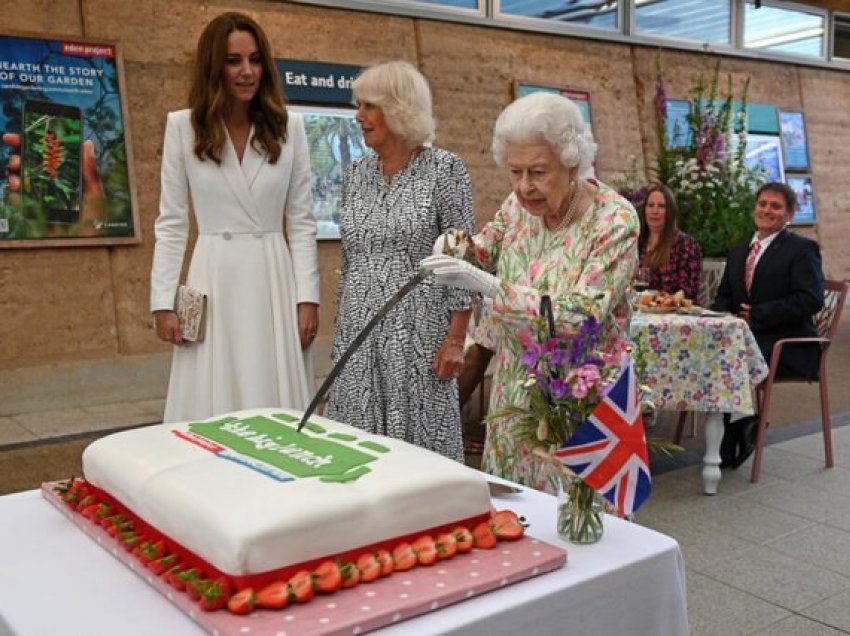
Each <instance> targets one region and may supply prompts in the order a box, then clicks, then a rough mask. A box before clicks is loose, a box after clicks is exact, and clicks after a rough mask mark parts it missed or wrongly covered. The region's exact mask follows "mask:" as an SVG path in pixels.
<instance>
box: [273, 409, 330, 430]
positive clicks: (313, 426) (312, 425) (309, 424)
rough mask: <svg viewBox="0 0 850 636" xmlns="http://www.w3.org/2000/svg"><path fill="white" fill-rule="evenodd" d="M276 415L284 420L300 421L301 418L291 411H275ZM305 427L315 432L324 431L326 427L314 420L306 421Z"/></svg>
mask: <svg viewBox="0 0 850 636" xmlns="http://www.w3.org/2000/svg"><path fill="white" fill-rule="evenodd" d="M274 416H275V417H276V418H277V419H279V420H283V421H284V422H300V421H301V420H300V419H299V418H297V417H295V416H294V415H290V414H289V413H275V414H274ZM304 428H306V429H308V430H311V431H313V432H314V433H324V432H325V429H324V427H322V426H319V425H318V424H316V423H314V422H304Z"/></svg>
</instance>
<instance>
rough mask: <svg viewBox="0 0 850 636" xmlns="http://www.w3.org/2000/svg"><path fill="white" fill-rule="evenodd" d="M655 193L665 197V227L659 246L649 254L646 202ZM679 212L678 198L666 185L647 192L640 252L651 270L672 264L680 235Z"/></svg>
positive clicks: (642, 217)
mask: <svg viewBox="0 0 850 636" xmlns="http://www.w3.org/2000/svg"><path fill="white" fill-rule="evenodd" d="M653 192H660V193H661V195H662V196H663V197H664V206H665V209H666V210H665V213H664V227H663V228H661V236H660V237H659V238H658V245H656V246H655V249H654V250H652V251H651V252H649V253H646V250H647V248H648V246H649V226H648V225H647V224H646V202H647V201H649V195H650V194H652V193H653ZM678 211H679V206H678V205H676V197H675V196H674V195H673V193H672V192H671V191H670V188H668V187H667V186H665V185H662V184H660V183H658V184H656V185H654V186H652V187H651V188H649V190H647V192H646V198H645V199H644V200H643V203H642V204H641V206H640V238H638V250H639V252H640V254H641V256H645V257H646V260H645V263H644V265H645V266H646V267H649V268H650V269H651V270H657V269H658V268H659V267H661V266H662V265H666V264H667V263H669V262H670V250H671V249H672V248H673V244H674V243H675V242H676V237H677V236H678V234H679V228H678V225H677V224H676V216H677V214H678Z"/></svg>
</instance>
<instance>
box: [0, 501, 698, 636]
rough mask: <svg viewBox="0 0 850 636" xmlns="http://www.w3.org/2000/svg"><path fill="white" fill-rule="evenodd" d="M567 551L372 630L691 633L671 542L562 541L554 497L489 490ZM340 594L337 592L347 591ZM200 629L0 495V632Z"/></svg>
mask: <svg viewBox="0 0 850 636" xmlns="http://www.w3.org/2000/svg"><path fill="white" fill-rule="evenodd" d="M494 505H495V506H496V507H497V508H511V509H513V510H516V511H517V512H520V513H522V514H523V515H524V516H525V517H526V519H527V520H528V521H529V522H530V523H531V526H530V528H529V533H530V534H532V535H534V536H535V537H537V538H539V539H542V540H543V541H546V542H549V543H553V544H556V545H557V544H560V545H562V546H564V547H566V548H567V550H568V552H569V555H568V561H567V565H566V566H565V567H563V568H561V569H560V570H558V571H556V572H552V573H549V574H545V575H541V576H537V577H534V578H532V579H529V580H527V581H523V582H521V583H517V584H515V585H509V586H507V587H505V588H502V589H499V590H495V591H493V592H489V593H487V594H483V595H481V596H480V597H476V598H472V599H469V600H467V601H464V602H462V603H458V604H456V605H453V606H450V607H446V608H444V609H441V610H439V611H436V612H431V613H429V614H426V615H424V616H421V617H418V618H414V619H411V620H408V621H404V622H403V623H399V624H397V625H394V626H392V627H388V628H385V629H383V630H380V631H379V632H376V633H379V634H382V635H385V634H392V635H398V634H417V635H420V634H438V633H440V634H444V633H452V634H463V635H464V636H470V635H475V634H481V635H482V636H485V635H487V636H490V635H495V634H505V635H506V636H507V635H511V636H516V635H518V634H519V635H524V636H532V635H534V636H542V635H545V634H553V635H554V634H559V635H561V634H569V635H571V636H572V635H579V634H588V635H591V634H592V635H593V636H606V635H608V634H611V635H617V636H620V635H627V634H634V635H651V636H664V635H665V634H687V633H688V619H687V598H686V588H685V568H684V563H683V560H682V554H681V552H680V550H679V546H678V544H677V543H676V541H675V540H673V539H671V538H670V537H667V536H665V535H662V534H659V533H657V532H654V531H652V530H649V529H647V528H644V527H642V526H639V525H637V524H632V523H627V522H624V521H621V520H620V519H616V518H612V517H606V519H605V534H604V536H603V538H602V540H601V541H600V542H599V543H597V544H595V545H592V546H573V545H570V544H564V543H560V542H559V539H558V537H557V534H556V533H555V500H554V498H553V497H551V496H549V495H545V494H543V493H539V492H536V491H530V490H529V491H525V492H523V493H521V494H517V495H503V496H501V497H498V498H494ZM343 593H344V592H343ZM7 633H9V634H16V635H21V636H50V635H53V634H68V635H85V636H99V635H104V636H105V635H110V636H112V635H114V634H121V635H122V636H134V635H139V636H142V635H143V636H151V635H165V634H167V635H168V636H179V635H195V634H202V633H204V632H203V630H202V629H201V628H200V627H199V626H197V625H196V624H195V623H193V622H192V621H191V620H190V619H189V617H187V616H186V615H184V614H183V613H182V612H180V611H179V610H178V609H177V608H176V607H174V606H173V605H171V604H170V603H169V602H168V601H167V600H166V599H164V598H163V597H162V596H160V594H159V593H158V592H156V591H155V590H154V589H153V588H152V587H150V586H149V585H148V584H147V583H145V582H144V581H143V580H142V579H141V578H139V577H138V576H137V575H136V574H134V573H133V572H131V571H130V570H129V569H128V568H127V567H125V566H124V565H123V564H121V563H119V562H118V561H117V560H116V559H114V558H113V557H112V556H111V555H110V554H109V553H107V552H106V551H105V550H104V549H103V548H101V547H100V546H98V545H97V544H96V543H95V542H94V541H92V540H91V539H90V538H88V537H87V536H85V535H84V534H83V533H82V532H81V531H80V530H79V529H78V528H77V527H76V526H74V525H73V524H72V523H71V522H70V521H68V520H67V519H66V518H65V517H64V516H63V515H62V514H61V513H60V512H59V511H58V510H56V509H55V508H53V506H52V505H51V504H50V503H48V502H47V501H45V500H44V499H43V498H42V496H41V494H40V492H39V491H36V490H32V491H28V492H23V493H17V494H14V495H7V496H5V497H0V635H2V636H6V634H7Z"/></svg>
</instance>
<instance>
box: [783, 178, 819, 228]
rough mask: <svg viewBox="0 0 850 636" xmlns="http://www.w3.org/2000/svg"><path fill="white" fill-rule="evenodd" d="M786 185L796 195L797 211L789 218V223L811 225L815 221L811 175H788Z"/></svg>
mask: <svg viewBox="0 0 850 636" xmlns="http://www.w3.org/2000/svg"><path fill="white" fill-rule="evenodd" d="M787 183H788V185H789V186H791V188H792V189H793V190H794V194H796V195H797V211H796V212H794V218H793V219H791V225H812V224H814V223H815V222H816V221H817V218H816V216H815V194H814V190H813V189H812V177H811V176H810V175H807V174H795V175H789V176H788V181H787Z"/></svg>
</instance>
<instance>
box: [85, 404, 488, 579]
mask: <svg viewBox="0 0 850 636" xmlns="http://www.w3.org/2000/svg"><path fill="white" fill-rule="evenodd" d="M300 417H301V413H300V412H298V411H293V410H288V409H262V410H251V411H240V412H237V413H233V414H230V415H227V416H222V417H217V418H213V419H210V420H206V421H205V422H199V423H184V424H176V425H175V424H170V425H169V424H163V425H159V426H151V427H145V428H140V429H135V430H131V431H126V432H122V433H116V434H114V435H110V436H108V437H105V438H103V439H100V440H98V441H96V442H94V443H92V444H91V445H90V446H89V447H88V448H87V449H86V450H85V452H84V454H83V471H84V473H85V477H86V479H87V480H88V481H89V483H91V484H93V485H94V486H95V487H97V488H99V489H101V490H102V491H104V492H105V493H107V494H108V495H110V496H111V497H113V498H115V499H116V500H117V501H118V502H119V503H120V504H123V505H124V506H125V507H126V508H128V509H129V510H130V511H131V512H132V513H133V514H135V515H136V516H138V517H139V518H141V519H142V520H143V521H145V522H146V523H148V524H150V525H151V526H153V527H154V528H155V529H156V530H158V531H159V532H161V533H162V534H164V535H165V536H166V537H168V538H170V539H171V540H172V541H174V542H176V543H178V544H180V545H181V546H182V547H184V548H186V549H188V550H191V551H192V552H193V553H194V554H195V555H197V556H198V557H200V558H201V559H203V560H204V561H206V562H207V563H209V564H210V565H212V566H213V567H215V568H217V569H218V570H219V571H220V572H221V573H224V574H226V575H229V576H232V577H237V578H239V577H244V576H251V575H255V574H258V573H265V572H269V571H274V570H279V569H281V568H288V567H290V566H294V565H298V564H302V563H305V562H309V561H315V560H316V559H320V558H323V557H331V556H336V555H340V554H343V553H346V552H350V551H352V550H356V549H357V548H361V547H365V546H372V545H375V544H377V543H381V542H386V541H389V540H392V539H394V538H396V537H403V536H406V535H411V534H414V535H415V534H418V533H421V532H423V531H427V530H431V529H433V528H437V527H441V526H447V525H452V524H456V523H462V522H463V523H464V525H467V527H471V526H470V524H471V523H474V522H477V521H480V520H481V519H479V518H486V516H487V515H489V510H490V498H489V492H488V488H487V484H486V482H485V480H484V479H483V477H482V476H481V474H480V473H478V472H476V471H474V470H472V469H470V468H467V467H465V466H463V465H461V464H458V463H457V462H454V461H452V460H450V459H447V458H445V457H442V456H441V455H437V454H436V453H432V452H430V451H427V450H423V449H421V448H419V447H416V446H413V445H411V444H407V443H406V442H403V441H399V440H395V439H390V438H386V437H382V436H378V435H370V434H368V433H365V432H363V431H361V430H359V429H355V428H352V427H350V426H346V425H343V424H339V423H337V422H334V421H332V420H329V419H326V418H323V417H319V416H313V417H311V418H310V421H309V422H308V423H307V425H306V426H305V427H304V429H303V431H302V432H300V433H298V432H296V425H297V423H298V421H299V420H300Z"/></svg>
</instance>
